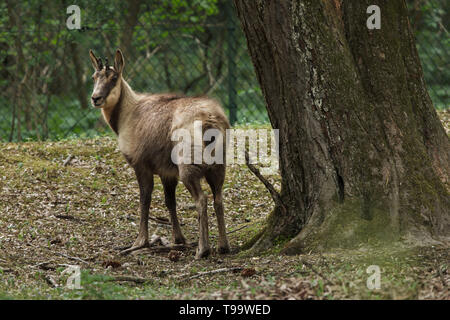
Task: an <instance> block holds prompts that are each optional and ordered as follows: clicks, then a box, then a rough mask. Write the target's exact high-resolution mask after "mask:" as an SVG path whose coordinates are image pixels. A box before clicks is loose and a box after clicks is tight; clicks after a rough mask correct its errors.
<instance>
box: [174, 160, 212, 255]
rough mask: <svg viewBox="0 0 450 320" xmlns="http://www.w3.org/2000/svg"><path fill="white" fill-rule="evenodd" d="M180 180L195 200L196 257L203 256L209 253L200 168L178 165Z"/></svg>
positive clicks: (205, 208) (206, 216)
mask: <svg viewBox="0 0 450 320" xmlns="http://www.w3.org/2000/svg"><path fill="white" fill-rule="evenodd" d="M178 170H179V174H180V180H181V181H182V182H183V184H184V185H185V186H186V188H187V189H188V190H189V192H190V193H191V195H192V197H193V198H194V201H195V206H196V207H197V212H198V221H199V239H198V247H197V253H196V254H195V258H196V259H201V258H205V257H207V256H208V255H209V254H210V251H211V249H210V246H209V237H208V236H209V234H208V213H207V198H206V196H205V194H204V193H203V190H202V187H201V184H200V179H201V178H202V175H203V174H202V172H201V168H200V167H198V166H196V165H180V166H179V167H178Z"/></svg>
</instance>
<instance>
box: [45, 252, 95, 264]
mask: <svg viewBox="0 0 450 320" xmlns="http://www.w3.org/2000/svg"><path fill="white" fill-rule="evenodd" d="M52 252H53V253H55V254H57V255H59V256H62V257H65V258H67V259H70V260H76V261H80V262H83V263H86V264H89V262H87V261H86V260H83V259H81V258H78V257H72V256H69V255H68V254H65V253H62V252H55V251H52Z"/></svg>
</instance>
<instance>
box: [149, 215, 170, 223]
mask: <svg viewBox="0 0 450 320" xmlns="http://www.w3.org/2000/svg"><path fill="white" fill-rule="evenodd" d="M149 219H150V220H153V221H155V222H157V223H160V224H167V225H171V223H170V221H167V220H163V219H161V218H158V217H153V216H149Z"/></svg>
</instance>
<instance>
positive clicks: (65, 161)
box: [63, 154, 75, 167]
mask: <svg viewBox="0 0 450 320" xmlns="http://www.w3.org/2000/svg"><path fill="white" fill-rule="evenodd" d="M74 158H75V156H74V155H73V154H69V156H68V157H67V158H66V160H64V162H63V166H64V167H67V166H68V165H69V164H70V162H71V161H72V160H73V159H74Z"/></svg>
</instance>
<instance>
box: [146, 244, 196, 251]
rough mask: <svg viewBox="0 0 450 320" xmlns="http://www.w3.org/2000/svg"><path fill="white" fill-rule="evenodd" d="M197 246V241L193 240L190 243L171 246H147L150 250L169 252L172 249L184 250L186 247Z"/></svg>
mask: <svg viewBox="0 0 450 320" xmlns="http://www.w3.org/2000/svg"><path fill="white" fill-rule="evenodd" d="M196 246H197V242H192V243H188V244H173V245H170V246H154V247H149V248H146V249H147V250H148V251H150V252H169V251H171V250H177V251H184V250H186V249H192V248H195V247H196Z"/></svg>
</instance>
